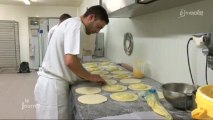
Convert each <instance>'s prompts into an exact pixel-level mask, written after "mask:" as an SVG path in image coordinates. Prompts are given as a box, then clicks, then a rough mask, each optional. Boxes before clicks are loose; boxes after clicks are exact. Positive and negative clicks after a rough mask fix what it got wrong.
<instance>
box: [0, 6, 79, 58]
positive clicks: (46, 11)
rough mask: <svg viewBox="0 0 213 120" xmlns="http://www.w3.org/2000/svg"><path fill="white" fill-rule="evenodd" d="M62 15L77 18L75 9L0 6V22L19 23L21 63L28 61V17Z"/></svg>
mask: <svg viewBox="0 0 213 120" xmlns="http://www.w3.org/2000/svg"><path fill="white" fill-rule="evenodd" d="M63 13H68V14H70V15H71V16H73V17H74V16H77V8H75V7H63V6H62V7H57V6H43V7H42V6H13V5H1V4H0V20H15V21H18V22H19V39H20V55H21V61H29V31H28V17H59V16H60V15H61V14H63Z"/></svg>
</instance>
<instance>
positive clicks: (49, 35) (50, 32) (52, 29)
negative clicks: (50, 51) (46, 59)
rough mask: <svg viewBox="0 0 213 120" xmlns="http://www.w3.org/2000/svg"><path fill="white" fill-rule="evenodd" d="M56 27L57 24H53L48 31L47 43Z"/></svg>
mask: <svg viewBox="0 0 213 120" xmlns="http://www.w3.org/2000/svg"><path fill="white" fill-rule="evenodd" d="M57 27H58V24H57V25H54V26H53V27H52V28H51V29H50V30H49V32H48V35H47V45H48V44H49V42H50V39H51V37H52V35H53V33H54V31H55V29H56V28H57Z"/></svg>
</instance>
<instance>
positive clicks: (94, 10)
mask: <svg viewBox="0 0 213 120" xmlns="http://www.w3.org/2000/svg"><path fill="white" fill-rule="evenodd" d="M91 14H95V17H96V18H97V19H100V20H104V21H105V22H106V23H107V24H108V23H109V18H108V14H107V12H106V10H105V9H104V8H103V7H102V6H100V5H96V6H92V7H90V8H89V9H87V11H86V12H85V13H84V15H83V16H84V17H87V16H88V15H91Z"/></svg>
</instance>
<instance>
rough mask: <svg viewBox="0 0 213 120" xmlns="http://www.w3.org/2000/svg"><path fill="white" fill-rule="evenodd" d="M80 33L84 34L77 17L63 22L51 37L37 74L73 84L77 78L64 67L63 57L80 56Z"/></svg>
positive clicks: (83, 28)
mask: <svg viewBox="0 0 213 120" xmlns="http://www.w3.org/2000/svg"><path fill="white" fill-rule="evenodd" d="M82 33H83V34H85V27H84V25H83V24H82V22H81V19H80V18H79V17H75V18H69V19H67V20H65V21H63V22H62V23H61V24H60V25H59V26H58V27H57V29H55V31H54V34H53V35H52V38H51V42H50V43H49V46H48V48H47V51H46V54H45V57H44V60H43V63H42V67H41V68H40V70H39V72H38V74H39V75H41V76H45V77H48V78H54V79H59V80H65V81H68V82H70V83H73V82H74V81H75V80H76V79H77V76H76V75H75V74H74V73H73V72H72V71H71V70H70V69H69V68H68V67H67V66H66V64H65V61H64V57H65V55H66V54H72V55H78V54H80V52H81V41H82V40H81V37H80V36H81V34H82Z"/></svg>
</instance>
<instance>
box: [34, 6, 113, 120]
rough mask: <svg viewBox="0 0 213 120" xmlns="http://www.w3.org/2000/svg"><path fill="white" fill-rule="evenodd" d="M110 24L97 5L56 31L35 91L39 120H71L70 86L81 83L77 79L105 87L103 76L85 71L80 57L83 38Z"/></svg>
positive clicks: (60, 26)
mask: <svg viewBox="0 0 213 120" xmlns="http://www.w3.org/2000/svg"><path fill="white" fill-rule="evenodd" d="M108 23H109V18H108V14H107V12H106V10H105V9H104V8H103V7H102V6H100V5H97V6H92V7H90V8H89V9H88V10H87V11H86V12H85V13H84V14H83V15H82V16H80V17H74V18H69V19H67V20H65V21H64V22H62V23H61V24H60V25H59V26H58V27H57V29H55V31H54V34H53V35H52V38H51V42H50V44H49V46H48V48H47V51H46V54H45V57H44V60H43V63H42V66H41V68H39V71H38V76H39V77H38V80H37V83H36V85H35V89H34V94H35V101H36V118H37V119H70V116H69V111H68V110H69V109H68V107H69V106H71V105H69V104H73V103H70V102H71V101H69V84H71V85H72V84H73V83H75V82H77V81H79V79H77V78H78V77H80V78H83V79H84V80H86V81H87V80H88V81H90V82H95V83H98V85H103V84H106V82H105V80H104V79H103V78H102V77H101V76H100V75H96V74H91V73H90V72H88V71H87V70H86V69H84V68H83V66H82V64H81V63H80V60H79V58H78V55H79V54H80V48H81V44H80V43H81V39H82V35H83V34H88V35H90V34H93V33H98V32H99V31H100V30H101V29H102V28H104V26H105V25H107V24H108ZM68 103H69V104H68Z"/></svg>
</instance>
